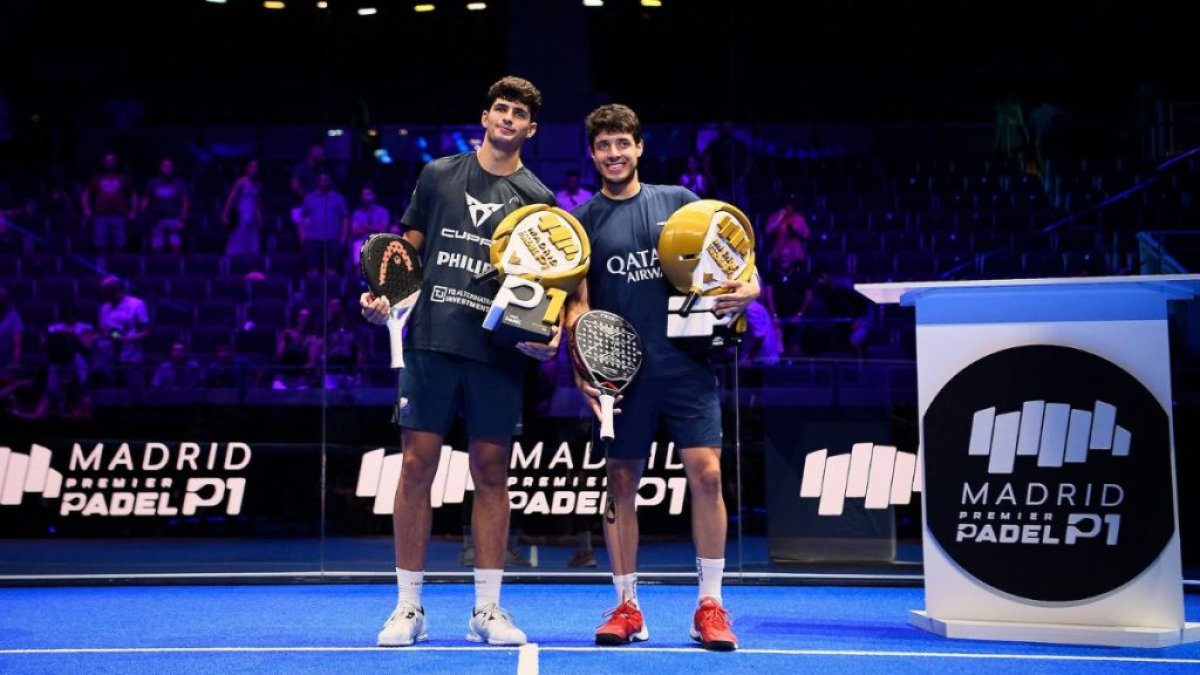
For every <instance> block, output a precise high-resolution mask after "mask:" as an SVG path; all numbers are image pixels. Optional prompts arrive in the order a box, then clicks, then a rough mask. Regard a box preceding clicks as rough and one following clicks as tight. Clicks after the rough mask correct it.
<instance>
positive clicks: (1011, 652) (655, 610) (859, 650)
mask: <svg viewBox="0 0 1200 675" xmlns="http://www.w3.org/2000/svg"><path fill="white" fill-rule="evenodd" d="M473 592H474V591H473V588H472V587H471V586H470V585H469V584H429V585H427V586H426V588H425V593H424V604H425V607H426V613H427V616H428V618H429V641H428V642H425V643H421V644H420V645H418V646H416V647H409V648H400V649H380V648H377V647H375V646H374V644H375V642H374V641H375V635H376V632H377V631H378V630H379V627H380V625H381V623H382V622H383V620H384V619H385V618H386V617H387V615H388V613H389V612H390V611H391V609H392V607H393V605H394V604H395V599H396V593H395V588H394V587H392V586H389V585H386V584H368V585H339V584H326V585H277V586H127V587H126V586H122V587H115V586H113V587H58V588H0V673H4V674H6V675H8V674H10V673H122V674H137V673H154V674H156V675H161V674H163V673H205V674H206V675H217V674H222V673H264V672H268V673H337V674H339V675H348V674H350V673H422V674H424V673H456V674H457V673H487V674H488V675H503V674H505V673H514V674H515V673H520V674H522V675H527V674H532V673H539V672H540V673H588V674H592V673H621V674H628V673H654V674H655V675H665V674H667V673H697V674H699V673H756V674H757V675H764V674H766V673H846V674H850V673H854V674H858V673H954V674H955V675H961V674H964V673H996V672H1022V673H1029V672H1053V673H1085V672H1086V673H1129V672H1138V673H1142V672H1154V673H1158V672H1163V673H1197V672H1200V644H1190V645H1183V646H1178V647H1168V648H1164V649H1128V648H1126V649H1116V648H1096V647H1067V646H1051V645H1039V644H1031V643H1002V642H975V641H963V640H947V639H944V638H939V637H936V636H933V635H930V634H927V633H924V632H922V631H920V630H918V629H916V628H913V627H911V626H909V625H908V622H907V618H908V611H909V610H910V609H919V608H921V607H922V606H923V595H922V591H921V589H919V588H892V587H853V588H847V587H795V586H791V587H766V586H731V587H727V588H726V589H725V601H726V605H727V606H728V607H729V609H730V610H731V611H732V613H733V616H734V629H735V631H736V632H737V634H738V638H739V640H740V643H741V649H740V650H739V651H737V652H735V653H724V654H718V653H708V652H705V651H703V650H701V649H699V648H697V647H695V646H694V645H693V643H692V642H691V640H690V639H689V638H688V632H687V630H688V624H689V621H690V617H691V611H692V608H693V606H694V603H695V588H694V587H691V586H682V585H671V586H644V587H642V589H641V590H640V596H641V604H642V606H643V609H644V611H645V612H646V618H647V624H648V626H649V628H650V640H649V641H648V642H644V643H639V644H637V645H634V646H627V647H615V648H614V647H603V648H601V647H596V646H595V645H593V643H592V631H593V630H594V628H595V627H596V626H597V625H598V624H599V623H600V622H601V620H602V618H601V613H602V612H603V611H604V610H605V609H607V608H608V607H609V605H610V604H612V600H613V590H612V587H611V586H606V585H600V584H595V585H578V584H576V585H544V584H515V583H509V584H506V585H505V587H504V590H503V596H502V604H503V605H504V606H505V607H506V608H508V609H509V610H510V611H511V612H512V613H513V615H514V617H515V618H516V620H517V624H518V625H519V626H521V627H522V628H523V629H524V630H525V631H526V633H528V635H529V638H530V642H531V644H530V645H528V646H526V647H525V648H523V649H516V648H498V647H482V646H478V645H474V644H472V643H469V642H467V641H466V640H465V639H464V635H465V633H466V626H467V619H468V612H469V608H470V606H471V603H472V600H473ZM1186 603H1187V609H1186V615H1187V618H1188V620H1190V621H1196V620H1197V619H1198V618H1200V595H1195V594H1189V595H1187V596H1186Z"/></svg>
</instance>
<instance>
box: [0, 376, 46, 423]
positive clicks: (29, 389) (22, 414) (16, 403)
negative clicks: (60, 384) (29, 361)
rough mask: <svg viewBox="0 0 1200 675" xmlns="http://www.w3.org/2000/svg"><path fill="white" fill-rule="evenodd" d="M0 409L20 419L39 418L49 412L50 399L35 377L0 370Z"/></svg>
mask: <svg viewBox="0 0 1200 675" xmlns="http://www.w3.org/2000/svg"><path fill="white" fill-rule="evenodd" d="M0 411H3V412H5V413H8V414H9V415H11V416H13V417H19V418H21V419H41V418H43V417H46V415H47V414H48V413H49V412H50V401H49V399H48V398H47V397H46V391H45V389H44V388H43V387H41V386H39V382H38V381H37V380H36V379H35V378H33V377H30V376H29V375H28V374H26V373H20V372H15V371H14V372H11V373H10V372H0Z"/></svg>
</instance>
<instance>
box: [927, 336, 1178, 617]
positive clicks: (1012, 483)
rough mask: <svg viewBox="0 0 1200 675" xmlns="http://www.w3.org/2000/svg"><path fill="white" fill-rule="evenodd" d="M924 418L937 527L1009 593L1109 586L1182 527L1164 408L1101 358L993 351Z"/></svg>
mask: <svg viewBox="0 0 1200 675" xmlns="http://www.w3.org/2000/svg"><path fill="white" fill-rule="evenodd" d="M923 424H924V454H925V508H926V522H927V523H928V526H929V530H930V532H931V533H932V534H933V537H934V539H935V540H936V541H937V543H938V545H939V546H941V548H942V550H944V551H945V552H946V554H947V555H948V556H949V557H950V558H951V559H952V560H953V561H954V562H955V563H956V564H957V565H958V566H959V567H961V568H962V569H963V570H964V571H965V572H966V573H967V574H969V575H971V576H972V577H974V578H975V579H977V580H978V581H980V582H982V583H984V584H986V585H988V586H991V587H993V588H995V589H997V590H999V591H1002V592H1004V593H1008V594H1010V595H1013V596H1017V597H1020V598H1025V599H1028V600H1035V601H1044V602H1071V601H1078V600H1084V599H1087V598H1092V597H1095V596H1098V595H1102V594H1104V593H1107V592H1110V591H1112V590H1115V589H1117V588H1120V587H1121V586H1123V585H1125V584H1127V583H1129V582H1130V581H1132V580H1133V579H1134V578H1136V577H1137V576H1138V575H1139V574H1141V573H1142V572H1143V571H1145V570H1146V569H1147V568H1148V567H1149V566H1150V565H1151V564H1153V563H1154V561H1155V560H1156V559H1157V558H1158V557H1159V555H1160V554H1161V553H1162V551H1163V548H1164V547H1165V546H1166V545H1167V542H1168V541H1169V540H1170V538H1171V536H1172V534H1173V533H1174V531H1175V522H1174V514H1175V511H1174V507H1173V500H1172V496H1173V485H1172V475H1171V446H1170V428H1169V424H1168V417H1167V414H1166V411H1165V410H1163V407H1162V406H1161V405H1160V404H1159V403H1158V401H1157V400H1156V399H1155V398H1154V396H1153V395H1152V394H1151V393H1150V392H1149V391H1148V390H1147V389H1146V387H1145V386H1143V385H1142V383H1141V382H1139V381H1138V380H1137V378H1135V377H1134V376H1132V375H1130V374H1129V373H1128V372H1126V371H1125V370H1123V369H1121V368H1120V367H1118V366H1116V365H1115V364H1113V363H1111V362H1110V361H1108V360H1106V359H1103V358H1100V357H1099V356H1096V355H1094V354H1091V353H1088V352H1085V351H1081V350H1079V349H1073V348H1069V347H1059V346H1050V345H1034V346H1025V347H1014V348H1011V349H1005V350H1003V351H999V352H996V353H994V354H990V355H988V356H986V357H984V358H982V359H980V360H978V361H976V362H974V363H972V364H971V365H969V366H967V367H966V368H964V369H963V370H962V371H960V372H959V373H958V374H957V375H955V376H954V377H953V378H951V380H950V381H949V382H948V383H947V384H946V386H945V387H943V388H942V390H941V391H940V392H938V394H937V396H935V397H934V399H933V402H932V403H930V405H929V409H928V410H927V411H926V413H925V417H924V420H923Z"/></svg>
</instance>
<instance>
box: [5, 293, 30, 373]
mask: <svg viewBox="0 0 1200 675" xmlns="http://www.w3.org/2000/svg"><path fill="white" fill-rule="evenodd" d="M24 331H25V324H23V323H21V315H20V314H19V313H18V312H17V307H16V304H14V303H13V300H12V295H11V294H10V293H9V292H8V289H7V288H4V287H3V286H0V371H2V372H9V373H16V372H17V370H18V369H19V367H20V364H21V336H22V334H23V333H24Z"/></svg>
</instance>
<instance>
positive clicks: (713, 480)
mask: <svg viewBox="0 0 1200 675" xmlns="http://www.w3.org/2000/svg"><path fill="white" fill-rule="evenodd" d="M691 482H692V489H693V490H694V491H696V492H697V493H698V496H705V497H709V498H712V497H715V496H717V495H719V494H721V467H720V466H719V465H714V466H706V467H704V468H703V469H701V470H700V471H698V472H696V474H695V475H694V476H693V477H692V481H691Z"/></svg>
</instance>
